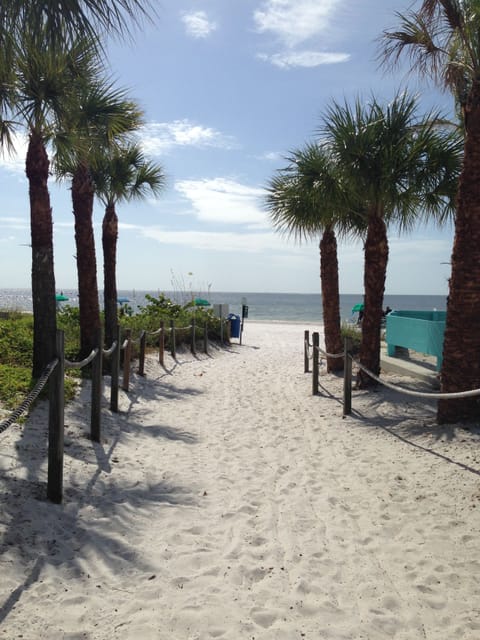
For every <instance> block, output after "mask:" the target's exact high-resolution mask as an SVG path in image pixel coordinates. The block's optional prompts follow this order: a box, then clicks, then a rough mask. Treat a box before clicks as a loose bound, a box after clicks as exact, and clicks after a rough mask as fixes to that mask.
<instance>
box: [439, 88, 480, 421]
mask: <svg viewBox="0 0 480 640" xmlns="http://www.w3.org/2000/svg"><path fill="white" fill-rule="evenodd" d="M478 388H480V83H479V82H478V81H476V82H475V83H474V85H473V87H472V90H471V93H470V96H469V100H468V102H467V106H466V118H465V153H464V160H463V170H462V173H461V176H460V181H459V187H458V204H457V214H456V221H455V240H454V244H453V253H452V276H451V278H450V291H449V297H448V303H447V322H446V328H445V340H444V345H443V366H442V371H441V389H442V391H443V392H450V393H452V392H457V391H468V390H469V389H478ZM479 417H480V403H479V397H478V396H477V397H475V398H463V399H461V400H441V401H440V402H439V403H438V411H437V420H438V422H439V423H445V422H457V421H459V420H475V419H478V418H479Z"/></svg>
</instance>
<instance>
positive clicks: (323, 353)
mask: <svg viewBox="0 0 480 640" xmlns="http://www.w3.org/2000/svg"><path fill="white" fill-rule="evenodd" d="M317 349H318V350H319V351H320V353H321V354H322V355H324V356H327V358H343V356H344V354H343V353H328V352H327V351H324V350H323V349H321V348H320V347H317Z"/></svg>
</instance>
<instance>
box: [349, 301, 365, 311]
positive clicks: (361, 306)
mask: <svg viewBox="0 0 480 640" xmlns="http://www.w3.org/2000/svg"><path fill="white" fill-rule="evenodd" d="M364 308H365V305H364V304H363V302H358V303H357V304H356V305H355V306H354V307H353V308H352V313H356V312H357V311H363V310H364Z"/></svg>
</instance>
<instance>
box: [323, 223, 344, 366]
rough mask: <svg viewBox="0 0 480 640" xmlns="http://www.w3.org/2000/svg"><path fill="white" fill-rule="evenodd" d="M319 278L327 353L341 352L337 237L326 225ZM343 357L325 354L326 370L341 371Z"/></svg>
mask: <svg viewBox="0 0 480 640" xmlns="http://www.w3.org/2000/svg"><path fill="white" fill-rule="evenodd" d="M320 280H321V284H322V305H323V326H324V331H325V349H326V351H327V353H332V354H334V353H341V352H342V350H343V346H342V334H341V330H340V295H339V287H338V257H337V239H336V237H335V233H334V231H333V229H332V228H331V227H327V228H326V229H325V231H324V232H323V235H322V239H321V240H320ZM342 369H343V358H329V357H328V356H327V371H341V370H342Z"/></svg>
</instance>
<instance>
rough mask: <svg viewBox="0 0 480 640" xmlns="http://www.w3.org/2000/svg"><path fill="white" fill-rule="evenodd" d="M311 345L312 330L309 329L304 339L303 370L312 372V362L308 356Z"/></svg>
mask: <svg viewBox="0 0 480 640" xmlns="http://www.w3.org/2000/svg"><path fill="white" fill-rule="evenodd" d="M309 345H310V331H309V330H308V329H306V330H305V334H304V339H303V370H304V373H309V372H310V362H309V358H308V347H309Z"/></svg>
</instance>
